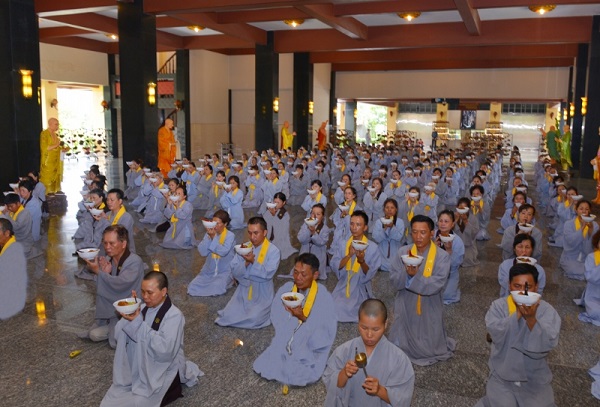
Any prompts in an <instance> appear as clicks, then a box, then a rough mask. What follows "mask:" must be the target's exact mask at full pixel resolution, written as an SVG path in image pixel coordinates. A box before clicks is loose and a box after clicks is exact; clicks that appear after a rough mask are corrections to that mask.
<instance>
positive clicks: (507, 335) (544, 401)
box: [477, 297, 561, 407]
mask: <svg viewBox="0 0 600 407" xmlns="http://www.w3.org/2000/svg"><path fill="white" fill-rule="evenodd" d="M536 319H537V322H536V324H535V326H534V327H533V330H531V331H530V330H529V327H528V326H527V323H526V322H525V320H524V319H523V318H521V319H518V320H517V313H516V312H515V313H514V314H512V315H509V312H508V303H507V301H506V297H505V298H499V299H497V300H495V301H494V302H493V303H492V305H491V307H490V309H489V311H488V312H487V314H486V316H485V325H486V327H487V330H488V332H489V333H490V336H491V337H492V341H493V342H492V351H491V355H490V360H489V363H488V364H489V367H490V376H489V378H488V382H487V385H486V396H485V397H484V398H482V399H481V400H479V403H477V406H486V407H489V406H498V407H503V406H513V405H519V406H554V405H555V404H554V395H553V392H552V386H551V384H550V383H551V381H552V373H551V372H550V369H549V368H548V362H547V361H546V357H547V356H548V354H549V353H550V351H551V350H552V349H554V348H555V347H556V346H557V345H558V335H559V332H560V324H561V321H560V317H559V316H558V313H557V312H556V310H555V309H554V308H552V306H551V305H550V304H548V303H547V302H545V301H540V305H539V308H538V309H537V313H536Z"/></svg>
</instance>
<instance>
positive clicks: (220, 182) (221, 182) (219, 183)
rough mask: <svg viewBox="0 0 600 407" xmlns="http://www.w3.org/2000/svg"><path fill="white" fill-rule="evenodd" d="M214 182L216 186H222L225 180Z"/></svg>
mask: <svg viewBox="0 0 600 407" xmlns="http://www.w3.org/2000/svg"><path fill="white" fill-rule="evenodd" d="M215 184H217V185H218V186H220V187H222V186H223V185H225V182H223V181H217V182H215Z"/></svg>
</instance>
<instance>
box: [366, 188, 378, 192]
mask: <svg viewBox="0 0 600 407" xmlns="http://www.w3.org/2000/svg"><path fill="white" fill-rule="evenodd" d="M367 191H369V192H375V191H377V188H375V187H367Z"/></svg>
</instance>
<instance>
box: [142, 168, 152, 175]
mask: <svg viewBox="0 0 600 407" xmlns="http://www.w3.org/2000/svg"><path fill="white" fill-rule="evenodd" d="M144 172H145V173H146V174H150V173H151V172H152V170H151V169H150V168H144Z"/></svg>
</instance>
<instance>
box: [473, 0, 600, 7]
mask: <svg viewBox="0 0 600 407" xmlns="http://www.w3.org/2000/svg"><path fill="white" fill-rule="evenodd" d="M597 3H598V2H597V1H592V0H552V1H548V2H544V1H523V0H472V1H471V4H472V5H473V7H474V8H502V7H528V6H530V5H531V6H535V5H542V4H554V5H556V6H561V5H563V6H564V5H577V4H597Z"/></svg>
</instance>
